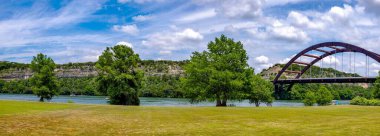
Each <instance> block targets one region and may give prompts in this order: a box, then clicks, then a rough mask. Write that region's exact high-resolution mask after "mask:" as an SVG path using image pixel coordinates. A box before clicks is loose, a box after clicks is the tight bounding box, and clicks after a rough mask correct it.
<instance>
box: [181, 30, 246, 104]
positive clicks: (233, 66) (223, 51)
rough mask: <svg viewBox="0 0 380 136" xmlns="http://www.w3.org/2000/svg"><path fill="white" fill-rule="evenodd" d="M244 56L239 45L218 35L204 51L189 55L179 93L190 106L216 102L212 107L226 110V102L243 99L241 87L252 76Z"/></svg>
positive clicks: (240, 44) (241, 45)
mask: <svg viewBox="0 0 380 136" xmlns="http://www.w3.org/2000/svg"><path fill="white" fill-rule="evenodd" d="M247 60H248V56H247V53H246V51H245V50H244V48H243V44H242V43H241V42H235V41H234V40H233V39H231V38H227V37H226V36H224V35H221V36H220V37H219V38H215V41H211V42H210V43H209V44H208V51H203V52H193V55H192V56H191V59H190V62H189V63H188V64H187V65H185V67H184V69H185V77H184V78H183V79H182V81H181V82H182V84H183V89H185V90H186V95H187V96H188V97H189V98H190V101H191V102H199V101H204V100H210V101H216V106H227V100H240V99H242V98H243V97H244V95H243V94H244V91H245V90H244V84H245V83H246V82H249V79H248V78H247V76H246V75H247V73H248V74H252V73H251V72H252V71H253V70H251V68H249V66H248V64H247Z"/></svg>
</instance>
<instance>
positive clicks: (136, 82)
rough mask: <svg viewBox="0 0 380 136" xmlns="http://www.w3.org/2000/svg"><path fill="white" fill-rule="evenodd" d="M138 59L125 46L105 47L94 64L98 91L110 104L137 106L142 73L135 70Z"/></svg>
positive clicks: (136, 55)
mask: <svg viewBox="0 0 380 136" xmlns="http://www.w3.org/2000/svg"><path fill="white" fill-rule="evenodd" d="M138 62H140V57H139V55H138V54H135V53H134V52H133V50H132V48H130V47H128V46H125V45H116V46H114V47H107V49H106V50H105V51H104V52H103V53H102V55H101V56H99V60H98V62H97V63H96V68H97V69H98V73H99V75H98V78H97V81H98V90H99V91H100V92H102V93H103V94H107V95H108V96H109V97H110V101H109V102H110V103H111V104H118V105H139V104H140V100H139V98H138V93H139V88H140V87H141V79H142V78H143V72H142V71H140V70H138V69H136V68H137V63H138Z"/></svg>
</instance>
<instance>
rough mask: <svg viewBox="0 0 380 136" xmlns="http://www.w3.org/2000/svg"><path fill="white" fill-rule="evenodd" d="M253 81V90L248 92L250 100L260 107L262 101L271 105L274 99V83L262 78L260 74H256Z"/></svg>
mask: <svg viewBox="0 0 380 136" xmlns="http://www.w3.org/2000/svg"><path fill="white" fill-rule="evenodd" d="M251 82H252V83H251V86H250V90H251V91H250V92H249V93H248V99H249V102H250V103H254V104H255V106H256V107H259V106H260V103H261V102H264V103H267V105H270V104H271V103H272V102H273V100H274V98H273V96H272V94H273V92H272V90H273V89H274V87H273V84H272V83H271V82H269V81H266V80H264V79H262V78H261V77H260V76H259V75H254V76H253V77H252V81H251Z"/></svg>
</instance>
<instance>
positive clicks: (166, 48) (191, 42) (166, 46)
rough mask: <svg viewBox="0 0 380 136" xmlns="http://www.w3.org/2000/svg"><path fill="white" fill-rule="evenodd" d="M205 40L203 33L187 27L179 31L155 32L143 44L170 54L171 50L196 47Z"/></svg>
mask: <svg viewBox="0 0 380 136" xmlns="http://www.w3.org/2000/svg"><path fill="white" fill-rule="evenodd" d="M202 40H203V35H202V34H200V33H199V32H196V31H194V30H193V29H190V28H187V29H185V30H183V31H178V32H161V33H154V34H151V35H149V36H148V38H147V39H146V40H143V41H142V45H144V46H145V47H147V48H149V49H151V50H155V49H158V50H159V51H160V53H161V54H169V53H171V51H175V50H181V49H191V48H194V47H195V46H196V45H197V44H199V43H200V42H201V41H202Z"/></svg>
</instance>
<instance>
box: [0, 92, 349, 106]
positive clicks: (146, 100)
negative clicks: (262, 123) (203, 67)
mask: <svg viewBox="0 0 380 136" xmlns="http://www.w3.org/2000/svg"><path fill="white" fill-rule="evenodd" d="M106 98H107V97H106V96H67V95H60V96H55V97H54V98H53V99H52V100H51V101H50V102H60V103H67V102H68V101H72V102H74V103H80V104H108V103H107V101H108V100H107V99H106ZM0 99H2V100H24V101H38V100H39V98H38V97H37V96H35V95H31V94H1V93H0ZM227 103H228V104H232V105H235V106H238V107H249V106H254V105H253V104H250V103H249V101H248V100H243V101H240V102H239V101H228V102H227ZM337 103H338V104H339V105H346V104H349V101H346V100H339V101H338V102H337ZM140 105H141V106H215V102H208V101H206V102H200V103H197V104H191V103H190V102H189V100H188V99H185V98H152V97H140ZM261 106H266V105H265V104H261ZM272 106H274V107H279V106H286V107H292V106H303V103H302V102H300V101H287V100H276V101H274V102H273V104H272Z"/></svg>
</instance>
